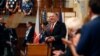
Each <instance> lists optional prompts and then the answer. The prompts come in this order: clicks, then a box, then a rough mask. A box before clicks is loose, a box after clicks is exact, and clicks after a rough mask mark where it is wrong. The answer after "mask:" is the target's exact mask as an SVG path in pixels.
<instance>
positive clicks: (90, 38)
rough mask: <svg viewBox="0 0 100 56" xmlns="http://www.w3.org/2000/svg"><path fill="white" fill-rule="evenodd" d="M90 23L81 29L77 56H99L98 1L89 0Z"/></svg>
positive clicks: (99, 2) (99, 14) (99, 3)
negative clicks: (79, 55)
mask: <svg viewBox="0 0 100 56" xmlns="http://www.w3.org/2000/svg"><path fill="white" fill-rule="evenodd" d="M89 8H90V13H91V18H90V19H91V21H90V22H88V23H87V24H85V25H84V26H83V27H82V31H81V37H80V41H79V43H78V46H77V49H76V50H77V52H78V54H82V55H84V56H100V0H89Z"/></svg>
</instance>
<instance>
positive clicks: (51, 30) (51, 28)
mask: <svg viewBox="0 0 100 56" xmlns="http://www.w3.org/2000/svg"><path fill="white" fill-rule="evenodd" d="M50 32H51V33H52V32H53V24H51V27H50Z"/></svg>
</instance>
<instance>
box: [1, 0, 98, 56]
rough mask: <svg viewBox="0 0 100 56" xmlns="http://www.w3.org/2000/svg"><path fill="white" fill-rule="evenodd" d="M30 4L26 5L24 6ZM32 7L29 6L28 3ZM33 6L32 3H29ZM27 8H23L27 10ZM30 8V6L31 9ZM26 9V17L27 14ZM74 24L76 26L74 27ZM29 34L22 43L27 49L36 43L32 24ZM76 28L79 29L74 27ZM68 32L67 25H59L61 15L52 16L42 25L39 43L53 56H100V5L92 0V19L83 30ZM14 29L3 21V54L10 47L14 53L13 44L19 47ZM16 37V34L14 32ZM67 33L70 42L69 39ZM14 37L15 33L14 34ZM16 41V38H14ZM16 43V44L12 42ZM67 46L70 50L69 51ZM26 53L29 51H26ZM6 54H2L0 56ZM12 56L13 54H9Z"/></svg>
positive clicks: (90, 7)
mask: <svg viewBox="0 0 100 56" xmlns="http://www.w3.org/2000/svg"><path fill="white" fill-rule="evenodd" d="M25 3H27V2H25ZM28 3H29V2H28ZM29 5H30V6H32V4H31V3H29ZM25 6H27V5H25V4H23V8H24V9H25V8H26V7H25ZM28 7H29V6H28ZM30 9H31V8H30V7H29V8H28V9H25V10H24V11H26V12H24V13H25V15H29V14H30V13H28V14H27V12H30V11H27V10H30ZM74 23H75V22H73V24H74ZM26 26H27V30H26V34H25V37H24V41H23V46H24V48H26V47H27V44H28V43H33V42H34V41H33V40H34V31H35V30H34V27H33V24H32V22H27V23H26ZM75 27H76V28H77V26H75ZM75 27H73V28H70V29H69V28H68V31H67V28H66V25H65V23H64V22H59V17H58V14H57V13H55V12H52V13H51V14H50V16H49V19H48V21H47V22H43V23H42V24H41V29H42V30H41V32H40V34H39V43H40V44H47V45H48V46H49V47H50V49H51V56H99V55H100V44H99V43H100V1H99V0H89V16H88V21H87V22H85V23H84V24H83V25H82V27H81V28H77V29H76V28H75ZM11 30H13V29H10V28H9V27H7V25H6V24H4V23H3V19H2V18H0V51H4V47H7V49H8V52H9V51H10V52H11V48H10V47H12V44H13V43H14V44H16V43H17V41H16V40H17V37H16V36H15V35H13V34H12V31H11ZM13 33H14V32H13ZM67 33H68V39H66V38H65V37H66V35H67ZM14 34H15V33H14ZM13 37H14V38H13ZM12 39H13V41H12ZM66 45H67V47H66ZM24 51H25V53H26V50H24ZM3 54H4V53H3V52H0V56H2V55H3ZM8 55H9V56H11V55H10V54H8Z"/></svg>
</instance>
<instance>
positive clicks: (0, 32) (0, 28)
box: [0, 17, 6, 56]
mask: <svg viewBox="0 0 100 56" xmlns="http://www.w3.org/2000/svg"><path fill="white" fill-rule="evenodd" d="M4 28H5V27H4V24H3V18H2V17H0V56H2V55H3V54H4V47H5V43H6V41H5V34H4Z"/></svg>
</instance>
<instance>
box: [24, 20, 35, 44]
mask: <svg viewBox="0 0 100 56" xmlns="http://www.w3.org/2000/svg"><path fill="white" fill-rule="evenodd" d="M26 26H27V31H26V34H25V38H24V46H26V43H33V36H34V35H33V34H34V27H33V23H32V22H27V23H26Z"/></svg>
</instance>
